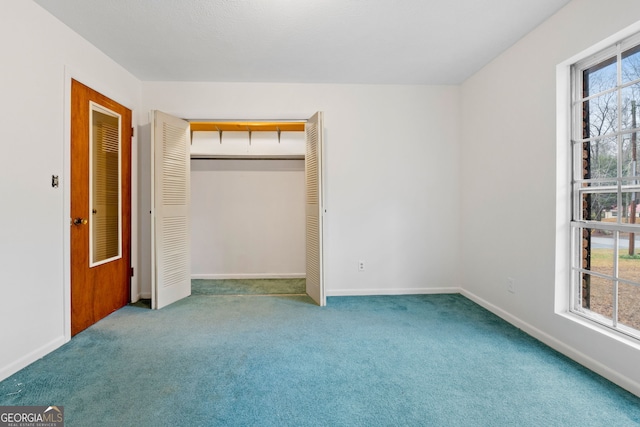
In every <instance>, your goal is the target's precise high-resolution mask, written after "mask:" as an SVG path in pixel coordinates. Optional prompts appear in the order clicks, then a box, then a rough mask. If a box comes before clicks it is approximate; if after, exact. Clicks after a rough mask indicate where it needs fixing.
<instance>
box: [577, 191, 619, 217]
mask: <svg viewBox="0 0 640 427" xmlns="http://www.w3.org/2000/svg"><path fill="white" fill-rule="evenodd" d="M617 203H618V195H617V193H614V192H611V193H585V194H584V195H583V198H582V207H583V209H582V217H581V218H580V219H581V220H585V221H603V222H617V217H618V211H619V209H618V206H617ZM623 213H624V211H623Z"/></svg>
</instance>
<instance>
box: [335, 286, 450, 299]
mask: <svg viewBox="0 0 640 427" xmlns="http://www.w3.org/2000/svg"><path fill="white" fill-rule="evenodd" d="M460 291H461V289H460V288H452V287H446V288H391V289H337V290H331V291H326V296H328V297H347V296H368V295H422V294H459V293H460Z"/></svg>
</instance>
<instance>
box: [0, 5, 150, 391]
mask: <svg viewBox="0 0 640 427" xmlns="http://www.w3.org/2000/svg"><path fill="white" fill-rule="evenodd" d="M0 51H1V52H2V57H3V59H2V66H1V67H0V93H1V94H2V102H1V103H0V117H2V122H1V123H2V126H0V141H2V148H3V151H4V154H3V155H2V156H0V178H1V182H0V200H2V209H1V210H0V260H1V261H0V275H1V276H0V277H1V278H0V343H2V344H1V345H0V347H1V348H2V350H1V351H0V380H1V379H3V378H5V377H7V376H8V375H10V374H12V373H13V372H15V371H17V370H19V369H21V368H22V367H24V366H26V365H27V364H29V363H31V362H33V361H34V360H36V359H38V358H40V357H42V356H43V355H44V354H46V353H48V352H49V351H51V350H53V349H54V348H56V347H58V346H60V345H61V344H63V343H64V341H65V339H66V338H68V335H65V334H66V333H67V334H68V325H69V323H68V322H69V319H68V313H69V312H68V310H67V309H65V304H68V302H69V282H68V252H66V251H67V249H68V230H69V206H68V199H67V197H66V195H68V189H69V182H68V178H69V175H68V169H67V168H68V139H67V136H66V132H67V124H68V119H69V117H68V114H67V113H68V112H67V110H66V109H65V97H66V96H68V94H69V93H68V82H69V79H68V77H69V76H73V77H75V78H76V79H78V80H80V81H83V82H84V83H86V84H88V85H90V86H93V87H94V88H95V89H97V90H99V91H101V92H103V93H104V94H105V95H107V96H110V97H112V98H114V99H115V100H116V101H119V102H120V103H122V104H124V105H126V106H127V107H129V108H132V109H134V110H135V109H137V107H138V104H139V100H140V86H139V82H138V81H137V80H136V79H135V78H133V77H132V76H131V75H130V74H129V73H127V72H126V71H124V70H123V69H122V68H121V67H120V66H118V65H117V64H115V63H114V62H113V61H111V60H110V59H109V58H107V57H106V56H105V55H103V54H101V53H100V52H99V51H97V50H96V49H95V48H94V47H93V46H91V45H90V44H89V43H87V42H86V41H85V40H83V39H81V38H80V37H79V36H77V35H76V34H75V33H73V32H72V31H71V30H69V29H68V28H67V27H66V26H64V25H62V24H61V23H60V22H59V21H57V20H56V19H55V18H53V17H52V16H51V15H50V14H49V13H48V12H46V11H44V10H43V9H42V8H40V7H39V6H38V5H36V4H35V3H33V2H31V1H24V0H4V1H3V3H2V13H1V14H0ZM65 67H66V68H65ZM134 120H135V111H134ZM134 144H135V141H134ZM135 148H136V147H135V145H134V152H135ZM134 156H135V154H134ZM51 175H59V177H60V187H59V188H57V189H54V188H52V187H51ZM134 197H135V193H134ZM134 232H135V230H134ZM134 239H135V237H134ZM134 262H135V260H134ZM67 308H68V305H67Z"/></svg>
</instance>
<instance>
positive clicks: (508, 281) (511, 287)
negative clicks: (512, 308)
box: [507, 277, 516, 294]
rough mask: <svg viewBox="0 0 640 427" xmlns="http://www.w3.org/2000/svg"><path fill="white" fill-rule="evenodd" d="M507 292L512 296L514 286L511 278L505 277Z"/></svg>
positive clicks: (514, 289)
mask: <svg viewBox="0 0 640 427" xmlns="http://www.w3.org/2000/svg"><path fill="white" fill-rule="evenodd" d="M507 291H509V292H511V293H512V294H515V293H516V284H515V281H514V280H513V277H507Z"/></svg>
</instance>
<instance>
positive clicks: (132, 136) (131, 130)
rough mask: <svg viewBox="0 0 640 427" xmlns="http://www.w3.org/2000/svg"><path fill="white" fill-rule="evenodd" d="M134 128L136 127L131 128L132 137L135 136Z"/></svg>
mask: <svg viewBox="0 0 640 427" xmlns="http://www.w3.org/2000/svg"><path fill="white" fill-rule="evenodd" d="M133 129H134V128H131V138H133V137H134V132H133Z"/></svg>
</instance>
